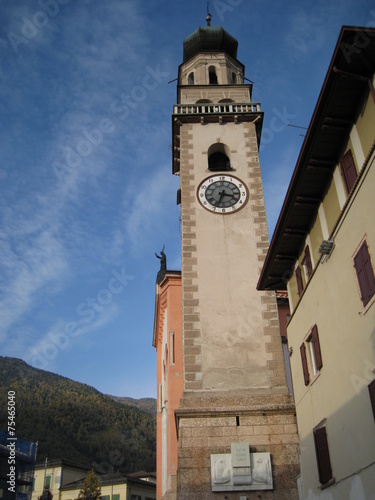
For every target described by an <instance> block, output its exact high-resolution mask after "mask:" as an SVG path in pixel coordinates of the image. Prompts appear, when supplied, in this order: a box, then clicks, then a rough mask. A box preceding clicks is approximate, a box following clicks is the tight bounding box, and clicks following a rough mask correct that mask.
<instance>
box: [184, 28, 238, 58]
mask: <svg viewBox="0 0 375 500" xmlns="http://www.w3.org/2000/svg"><path fill="white" fill-rule="evenodd" d="M237 47H238V42H237V40H236V39H235V38H234V37H233V36H232V35H230V34H229V33H228V32H227V31H225V30H224V29H223V28H222V27H221V26H201V27H200V28H198V29H197V30H195V31H194V33H192V34H191V35H190V36H188V37H187V38H185V40H184V58H183V62H186V61H188V60H189V59H190V58H191V57H193V56H195V54H198V52H210V51H215V52H217V51H220V52H226V53H227V54H229V55H230V56H231V57H233V58H234V59H236V58H237Z"/></svg>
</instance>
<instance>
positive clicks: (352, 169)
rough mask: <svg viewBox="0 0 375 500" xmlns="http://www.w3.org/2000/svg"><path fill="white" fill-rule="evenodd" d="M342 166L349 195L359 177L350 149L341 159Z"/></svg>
mask: <svg viewBox="0 0 375 500" xmlns="http://www.w3.org/2000/svg"><path fill="white" fill-rule="evenodd" d="M340 165H341V173H342V176H343V179H344V184H345V187H346V191H347V193H348V194H349V193H350V191H351V190H352V187H353V186H354V184H355V181H356V180H357V177H358V174H357V169H356V166H355V163H354V159H353V155H352V152H351V150H350V149H349V150H348V151H347V152H346V153H345V154H344V156H343V157H342V158H341V161H340Z"/></svg>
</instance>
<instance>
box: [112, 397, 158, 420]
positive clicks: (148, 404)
mask: <svg viewBox="0 0 375 500" xmlns="http://www.w3.org/2000/svg"><path fill="white" fill-rule="evenodd" d="M110 397H111V398H112V399H114V400H115V401H117V402H118V403H122V404H124V405H130V406H135V407H136V408H139V409H140V410H143V411H147V413H151V415H155V416H156V399H153V398H141V399H133V398H127V397H119V396H110Z"/></svg>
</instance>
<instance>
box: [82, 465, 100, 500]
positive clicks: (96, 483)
mask: <svg viewBox="0 0 375 500" xmlns="http://www.w3.org/2000/svg"><path fill="white" fill-rule="evenodd" d="M101 494H102V489H101V487H100V477H98V476H97V475H96V474H95V471H94V470H91V471H90V472H88V473H87V475H86V477H85V479H84V481H83V486H82V488H81V491H80V492H79V495H78V498H79V499H80V500H98V498H100V496H101Z"/></svg>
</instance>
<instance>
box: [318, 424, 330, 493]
mask: <svg viewBox="0 0 375 500" xmlns="http://www.w3.org/2000/svg"><path fill="white" fill-rule="evenodd" d="M313 432H314V443H315V452H316V461H317V465H318V473H319V481H320V483H321V484H322V485H328V484H327V483H329V484H331V482H332V481H333V474H332V467H331V459H330V456H329V448H328V438H327V430H326V427H319V428H317V429H315V430H314V431H313Z"/></svg>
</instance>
